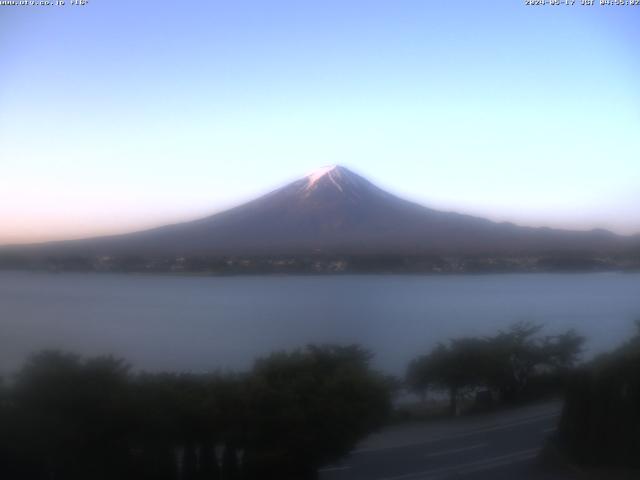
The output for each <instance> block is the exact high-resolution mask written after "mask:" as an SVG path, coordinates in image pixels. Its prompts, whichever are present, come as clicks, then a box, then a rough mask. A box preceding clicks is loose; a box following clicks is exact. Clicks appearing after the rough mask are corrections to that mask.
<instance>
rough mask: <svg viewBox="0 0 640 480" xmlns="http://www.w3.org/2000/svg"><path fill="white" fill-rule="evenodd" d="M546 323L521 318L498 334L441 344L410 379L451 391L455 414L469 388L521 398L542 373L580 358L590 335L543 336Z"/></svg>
mask: <svg viewBox="0 0 640 480" xmlns="http://www.w3.org/2000/svg"><path fill="white" fill-rule="evenodd" d="M541 330H542V326H541V325H537V324H533V323H530V322H519V323H516V324H514V325H512V326H511V327H510V328H509V329H508V330H507V331H501V332H499V333H498V334H497V335H495V336H493V337H485V338H476V337H463V338H457V339H453V340H450V341H449V343H447V344H442V343H441V344H438V345H437V346H436V347H435V348H434V349H433V350H432V351H431V352H430V353H428V354H426V355H423V356H420V357H418V358H416V359H414V360H413V361H412V362H411V363H410V364H409V367H408V369H407V374H406V383H407V385H408V386H409V388H410V389H411V390H413V391H414V392H417V393H420V394H422V395H424V393H425V392H426V391H427V390H428V389H429V388H435V389H441V390H447V391H448V392H449V398H450V410H451V414H455V413H456V412H457V410H458V407H457V402H458V397H459V396H460V395H461V393H464V392H465V391H474V390H477V389H479V388H488V389H492V390H495V391H496V392H498V393H499V394H500V396H501V398H502V399H503V400H507V401H512V400H515V399H517V398H518V397H519V396H520V395H521V394H522V393H523V392H524V391H525V390H526V389H527V386H528V385H529V382H530V380H531V378H532V376H534V375H535V374H537V373H540V372H541V371H547V372H550V371H553V372H558V371H560V370H563V369H570V368H572V367H573V366H574V365H575V363H576V362H577V361H578V358H579V355H580V352H581V350H582V345H583V343H584V339H583V338H582V337H580V336H579V335H577V334H576V333H575V332H574V331H573V330H569V331H567V332H565V333H562V334H560V335H556V336H547V337H541V336H540V335H539V334H540V331H541Z"/></svg>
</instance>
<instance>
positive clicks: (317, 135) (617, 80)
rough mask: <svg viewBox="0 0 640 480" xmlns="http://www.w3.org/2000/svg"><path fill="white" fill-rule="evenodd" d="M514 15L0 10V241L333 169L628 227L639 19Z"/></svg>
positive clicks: (171, 6) (600, 12)
mask: <svg viewBox="0 0 640 480" xmlns="http://www.w3.org/2000/svg"><path fill="white" fill-rule="evenodd" d="M67 3H69V2H67ZM523 3H524V2H521V1H516V0H513V1H511V0H509V1H507V0H505V1H496V2H477V1H458V2H426V1H424V0H420V1H418V0H416V1H408V0H393V1H391V0H387V1H375V0H366V1H365V0H362V1H359V0H357V1H356V0H351V1H349V2H345V1H344V0H323V1H317V2H315V1H309V2H307V1H305V2H301V1H264V0H260V1H258V0H256V1H239V0H234V1H225V2H222V1H216V0H213V1H211V2H160V1H137V2H127V1H119V0H109V1H107V0H90V2H89V5H87V6H86V7H72V6H67V7H64V8H58V7H46V8H45V7H0V42H2V45H3V49H2V53H1V54H0V72H1V75H2V77H1V78H2V83H0V244H1V243H8V242H17V241H33V240H45V239H52V238H68V237H80V236H86V235H92V234H97V233H107V232H118V231H130V230H134V229H137V228H142V227H147V226H151V225H158V224H162V223H166V222H172V221H176V220H182V219H189V218H194V217H198V216H202V215H204V214H208V213H211V212H215V211H218V210H221V209H223V208H225V207H228V206H231V205H234V204H237V203H240V202H242V201H244V200H247V199H250V198H252V197H254V196H256V195H258V194H260V193H263V192H265V191H268V190H270V189H272V188H274V187H277V186H279V185H281V184H282V183H284V182H287V181H289V180H292V179H295V178H297V177H299V176H302V175H304V174H306V173H308V172H309V171H311V170H313V169H314V168H317V167H319V166H322V165H325V164H336V163H337V164H342V165H345V166H347V167H350V168H352V169H353V170H355V171H357V172H359V173H361V174H363V175H365V176H367V177H369V178H370V179H371V180H373V181H375V182H376V183H378V184H379V185H380V186H382V187H383V188H387V189H389V190H391V191H393V192H395V193H398V194H400V195H402V196H404V197H407V198H409V199H412V200H415V201H418V202H420V203H423V204H426V205H429V206H432V207H436V208H441V209H447V210H458V211H461V212H466V213H471V214H476V215H482V216H486V217H489V218H492V219H495V220H510V221H515V222H517V223H520V224H527V225H550V226H564V227H570V228H592V227H605V228H610V229H613V230H615V231H618V232H621V233H632V232H640V212H639V210H638V208H637V205H639V204H640V182H639V181H640V158H639V157H640V155H639V154H640V55H639V54H638V45H639V40H640V34H638V33H637V32H638V29H637V26H638V25H639V24H640V22H639V21H640V7H635V8H634V7H599V6H595V7H580V6H575V7H567V6H561V7H550V6H546V7H525V6H524V5H523ZM578 3H579V2H578Z"/></svg>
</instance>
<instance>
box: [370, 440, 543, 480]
mask: <svg viewBox="0 0 640 480" xmlns="http://www.w3.org/2000/svg"><path fill="white" fill-rule="evenodd" d="M539 451H540V449H539V448H530V449H528V450H520V451H518V452H514V453H510V454H508V455H500V456H498V457H491V458H486V459H484V460H479V461H475V462H470V463H465V464H461V465H456V466H453V467H444V468H436V469H431V470H425V471H423V472H413V473H405V474H403V475H398V476H395V477H384V478H379V479H378V480H437V479H439V478H444V477H445V476H448V475H450V474H451V473H456V474H468V473H474V472H479V471H482V470H491V469H494V468H498V467H502V466H505V465H512V464H514V463H519V462H525V461H527V460H531V459H532V458H535V457H536V455H538V452H539Z"/></svg>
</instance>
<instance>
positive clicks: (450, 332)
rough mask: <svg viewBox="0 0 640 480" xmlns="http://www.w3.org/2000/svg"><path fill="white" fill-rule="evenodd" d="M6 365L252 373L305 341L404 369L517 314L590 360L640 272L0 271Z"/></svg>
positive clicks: (615, 323) (1, 352)
mask: <svg viewBox="0 0 640 480" xmlns="http://www.w3.org/2000/svg"><path fill="white" fill-rule="evenodd" d="M0 307H1V310H0V371H1V372H3V373H6V372H8V371H12V370H14V369H16V368H17V367H18V366H19V365H20V364H21V362H22V361H23V360H24V358H25V357H26V356H27V355H28V354H29V353H31V352H34V351H37V350H40V349H44V348H60V349H65V350H71V351H74V352H77V353H81V354H90V355H97V354H113V355H116V356H122V357H124V358H126V359H127V360H128V361H130V362H131V363H132V364H133V366H134V367H135V368H139V369H145V370H162V369H167V370H174V371H175V370H182V371H187V370H188V371H195V372H201V371H210V370H215V369H245V368H248V367H250V365H251V364H252V362H253V360H254V359H255V358H256V357H257V356H260V355H263V354H267V353H269V352H271V351H273V350H276V349H283V348H285V349H289V348H294V347H298V346H304V345H305V344H307V343H310V342H314V343H324V342H338V343H359V344H361V345H363V346H365V347H366V348H369V349H371V351H373V352H374V353H375V355H376V357H375V365H376V366H377V367H379V368H381V369H383V370H385V371H387V372H390V373H395V374H400V373H402V372H403V371H404V369H405V367H406V365H407V363H408V362H409V360H410V359H412V358H413V357H414V356H415V355H417V354H420V353H423V352H426V351H427V350H428V349H429V348H430V347H432V346H433V345H434V344H435V343H437V342H438V341H443V340H446V339H448V338H450V337H454V336H460V335H485V334H486V335H489V334H493V333H495V332H496V331H497V330H498V329H500V328H504V327H506V326H508V325H509V324H510V323H513V322H515V321H518V320H532V321H535V322H540V323H543V324H544V325H545V326H546V328H545V332H546V333H549V334H552V333H554V332H558V331H561V330H564V329H567V328H575V329H577V330H578V331H579V332H580V333H581V334H583V335H585V336H586V337H587V344H586V348H587V350H588V354H589V355H593V354H594V353H597V352H601V351H604V350H607V349H611V348H613V347H615V346H616V345H617V344H619V343H620V342H622V341H624V340H625V339H626V338H628V337H629V335H631V333H632V332H633V321H634V320H636V319H640V274H617V273H607V274H503V275H475V276H474V275H443V276H437V275H433V276H418V275H415V276H411V275H370V276H355V275H353V276H350V275H349V276H347V275H345V276H237V277H198V276H162V275H157V276H155V275H124V274H96V273H88V274H79V273H62V274H50V273H28V272H6V271H5V272H0Z"/></svg>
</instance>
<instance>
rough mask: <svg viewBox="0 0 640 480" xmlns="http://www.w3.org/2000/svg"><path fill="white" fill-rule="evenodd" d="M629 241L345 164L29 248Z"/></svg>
mask: <svg viewBox="0 0 640 480" xmlns="http://www.w3.org/2000/svg"><path fill="white" fill-rule="evenodd" d="M631 239H632V237H623V236H619V235H615V234H613V233H611V232H608V231H606V230H591V231H569V230H554V229H550V228H531V227H522V226H517V225H514V224H511V223H496V222H492V221H489V220H486V219H483V218H478V217H473V216H469V215H462V214H458V213H451V212H442V211H438V210H434V209H431V208H427V207H425V206H422V205H419V204H416V203H413V202H410V201H407V200H404V199H402V198H399V197H397V196H395V195H393V194H391V193H388V192H386V191H384V190H382V189H381V188H379V187H377V186H376V185H374V184H373V183H371V182H369V181H368V180H366V179H365V178H363V177H362V176H360V175H358V174H356V173H354V172H352V171H351V170H349V169H347V168H345V167H342V166H330V167H324V168H321V169H319V170H317V171H315V172H313V173H312V174H310V175H308V176H306V177H304V178H302V179H300V180H297V181H295V182H293V183H290V184H288V185H285V186H284V187H282V188H279V189H277V190H275V191H273V192H271V193H268V194H266V195H264V196H262V197H260V198H257V199H255V200H252V201H250V202H248V203H245V204H243V205H240V206H237V207H235V208H232V209H230V210H226V211H224V212H221V213H217V214H215V215H211V216H208V217H205V218H202V219H199V220H195V221H190V222H186V223H180V224H173V225H168V226H164V227H159V228H154V229H151V230H145V231H141V232H136V233H129V234H123V235H114V236H108V237H98V238H91V239H84V240H73V241H63V242H50V243H46V244H40V245H30V246H29V247H27V248H28V250H30V251H32V252H39V253H46V254H48V255H50V254H65V255H70V254H73V255H91V256H100V255H125V254H126V255H298V254H316V253H327V254H402V255H413V254H416V255H420V254H516V255H522V254H534V253H539V252H549V251H553V252H574V251H577V252H593V253H597V252H606V253H611V252H615V251H618V250H620V249H624V248H625V247H626V246H627V245H630V244H631V243H632V242H631ZM633 243H637V242H633ZM23 248H24V247H23Z"/></svg>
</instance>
